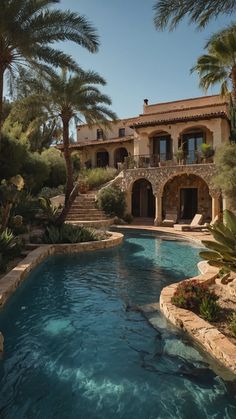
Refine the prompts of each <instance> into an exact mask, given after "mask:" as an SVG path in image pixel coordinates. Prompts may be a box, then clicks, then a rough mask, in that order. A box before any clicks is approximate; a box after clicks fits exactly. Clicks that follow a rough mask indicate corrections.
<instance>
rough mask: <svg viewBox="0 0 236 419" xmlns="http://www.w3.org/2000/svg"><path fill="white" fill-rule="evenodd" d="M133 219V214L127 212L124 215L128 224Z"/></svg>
mask: <svg viewBox="0 0 236 419" xmlns="http://www.w3.org/2000/svg"><path fill="white" fill-rule="evenodd" d="M133 219H134V217H133V215H132V214H125V216H124V217H123V220H124V221H125V222H126V223H128V224H131V223H132V221H133Z"/></svg>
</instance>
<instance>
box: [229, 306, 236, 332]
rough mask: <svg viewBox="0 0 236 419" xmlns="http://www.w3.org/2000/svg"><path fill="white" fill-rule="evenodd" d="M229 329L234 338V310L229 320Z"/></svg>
mask: <svg viewBox="0 0 236 419" xmlns="http://www.w3.org/2000/svg"><path fill="white" fill-rule="evenodd" d="M229 330H230V331H231V333H232V335H233V336H234V337H235V338H236V312H234V313H233V314H232V316H231V318H230V321H229Z"/></svg>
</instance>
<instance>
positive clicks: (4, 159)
mask: <svg viewBox="0 0 236 419" xmlns="http://www.w3.org/2000/svg"><path fill="white" fill-rule="evenodd" d="M27 153H28V152H27V147H26V145H25V144H22V143H21V142H20V141H17V140H14V139H12V138H9V137H7V136H6V135H2V138H1V153H0V179H9V178H10V177H12V176H15V175H17V174H18V173H21V174H22V167H23V164H24V161H25V158H26V156H27Z"/></svg>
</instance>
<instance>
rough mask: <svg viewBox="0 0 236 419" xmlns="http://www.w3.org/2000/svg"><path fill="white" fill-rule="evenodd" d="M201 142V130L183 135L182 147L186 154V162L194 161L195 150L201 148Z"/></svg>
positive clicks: (202, 138) (202, 139) (202, 137)
mask: <svg viewBox="0 0 236 419" xmlns="http://www.w3.org/2000/svg"><path fill="white" fill-rule="evenodd" d="M203 142H204V133H203V132H192V133H189V134H184V135H183V149H184V151H185V153H186V154H187V162H188V163H194V162H195V161H196V156H197V152H198V151H200V150H201V145H202V143H203Z"/></svg>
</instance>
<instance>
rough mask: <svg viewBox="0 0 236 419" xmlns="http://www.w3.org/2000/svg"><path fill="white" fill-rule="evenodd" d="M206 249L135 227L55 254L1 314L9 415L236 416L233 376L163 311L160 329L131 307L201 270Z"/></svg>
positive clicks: (1, 412) (0, 396) (48, 418)
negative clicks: (75, 251) (102, 242)
mask: <svg viewBox="0 0 236 419" xmlns="http://www.w3.org/2000/svg"><path fill="white" fill-rule="evenodd" d="M198 251H199V249H198V248H196V247H194V246H190V245H189V244H186V243H179V242H173V241H166V240H161V239H160V238H157V237H156V236H154V235H150V234H148V233H141V232H136V233H130V234H128V235H127V237H126V240H125V244H124V245H122V246H120V247H119V248H116V249H112V250H105V251H98V252H93V253H92V252H91V253H87V254H79V255H68V256H55V257H51V258H50V259H48V260H46V261H45V262H44V263H43V264H42V265H41V266H40V267H38V268H37V269H36V270H35V271H34V272H33V273H32V274H31V275H30V278H29V279H28V280H27V281H26V282H25V283H24V285H23V286H22V287H21V288H20V289H19V290H18V291H17V293H16V294H15V296H14V297H13V298H12V299H11V301H10V302H9V304H8V305H7V307H6V308H5V309H4V311H3V312H2V313H1V315H0V330H2V331H3V334H4V336H5V356H4V359H3V360H2V361H0V389H1V393H0V417H1V419H3V418H4V419H5V418H9V419H23V418H24V419H31V418H32V419H41V418H42V419H43V418H45V419H54V418H55V419H78V418H79V419H83V418H86V419H113V418H115V419H116V418H117V419H120V418H124V419H154V418H155V419H157V418H158V419H168V418H173V419H176V418H180V419H185V418H186V419H189V418H192V417H193V418H195V419H203V418H214V419H218V418H219V419H222V418H226V419H229V418H230V419H231V418H235V417H236V399H235V395H234V394H235V393H234V390H235V385H234V383H226V382H224V381H223V380H222V379H221V378H219V377H218V376H216V375H215V374H214V373H213V371H212V370H211V369H209V366H208V364H207V362H206V360H205V359H204V354H203V353H199V352H198V351H197V350H196V349H195V348H194V347H193V346H191V344H190V343H189V341H188V339H187V338H186V336H185V335H181V334H180V333H179V332H177V331H176V329H174V328H172V327H171V326H169V325H167V323H166V321H165V319H164V318H163V317H162V316H161V315H160V317H159V319H158V324H159V326H158V330H154V329H153V328H152V327H151V326H150V325H149V324H148V322H147V321H146V320H145V319H144V318H143V316H142V315H141V314H140V313H139V312H132V311H126V309H125V308H126V306H127V304H131V305H132V304H133V305H135V304H145V303H150V302H155V301H157V300H158V297H159V294H160V290H161V288H162V287H163V286H164V285H166V284H168V283H171V282H175V281H178V280H180V279H182V278H183V277H188V276H191V275H194V274H196V273H197V270H196V267H195V266H196V263H197V261H198Z"/></svg>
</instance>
